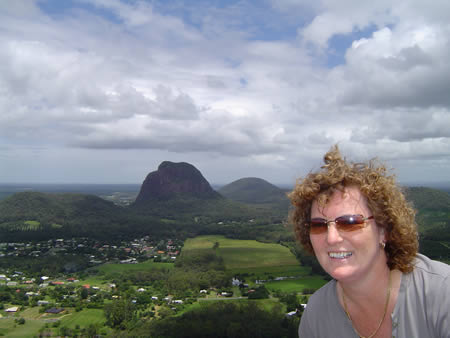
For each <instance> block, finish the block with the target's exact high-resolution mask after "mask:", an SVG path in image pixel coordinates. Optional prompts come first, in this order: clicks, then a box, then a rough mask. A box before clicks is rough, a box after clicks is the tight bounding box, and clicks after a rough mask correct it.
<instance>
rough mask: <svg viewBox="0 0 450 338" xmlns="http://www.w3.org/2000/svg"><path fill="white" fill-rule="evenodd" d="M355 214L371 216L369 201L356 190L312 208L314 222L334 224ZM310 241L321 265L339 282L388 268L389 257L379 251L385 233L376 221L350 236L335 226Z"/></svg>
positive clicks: (314, 205)
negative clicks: (315, 219)
mask: <svg viewBox="0 0 450 338" xmlns="http://www.w3.org/2000/svg"><path fill="white" fill-rule="evenodd" d="M355 214H361V215H363V216H364V217H369V216H372V213H371V211H370V210H369V207H368V206H367V201H366V198H365V197H364V196H363V195H362V194H361V192H360V191H359V189H358V188H356V187H347V188H345V192H344V193H342V192H340V191H337V192H335V193H334V194H333V195H332V196H331V199H330V200H329V202H328V203H327V204H326V205H325V206H324V207H320V206H319V205H318V203H317V202H316V201H314V202H313V204H312V206H311V218H316V217H318V218H325V219H327V220H333V221H334V220H335V219H336V218H337V217H339V216H342V215H355ZM310 239H311V243H312V246H313V249H314V253H315V254H316V257H317V259H318V260H319V263H320V265H321V266H322V268H323V269H324V270H325V271H326V272H327V273H328V274H330V275H331V276H332V277H333V278H334V279H336V280H339V281H342V282H344V281H353V280H357V279H358V278H361V277H364V276H367V275H368V273H370V272H373V271H377V268H381V267H383V266H384V267H386V255H385V253H384V250H382V249H381V248H380V243H381V242H382V241H383V240H384V231H383V229H382V228H380V227H378V226H377V225H376V223H375V220H373V219H371V220H367V221H366V224H365V227H363V228H361V229H358V230H355V231H350V232H344V231H339V230H337V228H336V224H335V223H334V222H332V223H330V224H329V227H328V231H327V232H324V233H321V234H310Z"/></svg>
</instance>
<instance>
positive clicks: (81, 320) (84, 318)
mask: <svg viewBox="0 0 450 338" xmlns="http://www.w3.org/2000/svg"><path fill="white" fill-rule="evenodd" d="M105 321H106V318H105V316H104V314H103V310H101V309H83V310H82V311H80V312H73V313H70V314H68V315H66V316H63V317H62V318H61V326H67V327H70V328H75V326H76V325H79V326H80V327H87V326H89V325H90V324H100V326H103V324H104V323H105Z"/></svg>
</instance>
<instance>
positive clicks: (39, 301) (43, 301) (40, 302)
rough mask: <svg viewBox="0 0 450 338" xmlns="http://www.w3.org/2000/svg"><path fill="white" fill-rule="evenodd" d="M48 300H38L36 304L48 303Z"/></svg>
mask: <svg viewBox="0 0 450 338" xmlns="http://www.w3.org/2000/svg"><path fill="white" fill-rule="evenodd" d="M48 304H50V302H49V301H48V300H38V301H37V305H48Z"/></svg>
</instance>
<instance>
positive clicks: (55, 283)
mask: <svg viewBox="0 0 450 338" xmlns="http://www.w3.org/2000/svg"><path fill="white" fill-rule="evenodd" d="M50 285H64V282H59V281H53V282H50Z"/></svg>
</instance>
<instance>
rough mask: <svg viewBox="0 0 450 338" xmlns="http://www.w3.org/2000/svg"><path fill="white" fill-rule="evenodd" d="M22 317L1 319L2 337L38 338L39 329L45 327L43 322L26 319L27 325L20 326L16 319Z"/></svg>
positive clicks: (0, 333) (0, 329)
mask: <svg viewBox="0 0 450 338" xmlns="http://www.w3.org/2000/svg"><path fill="white" fill-rule="evenodd" d="M17 318H20V317H11V318H2V319H0V336H5V337H20V338H23V337H36V336H37V335H38V334H39V329H40V328H41V327H42V326H44V324H43V322H42V321H40V320H36V319H26V318H25V324H23V325H18V324H16V323H15V321H14V319H17Z"/></svg>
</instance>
